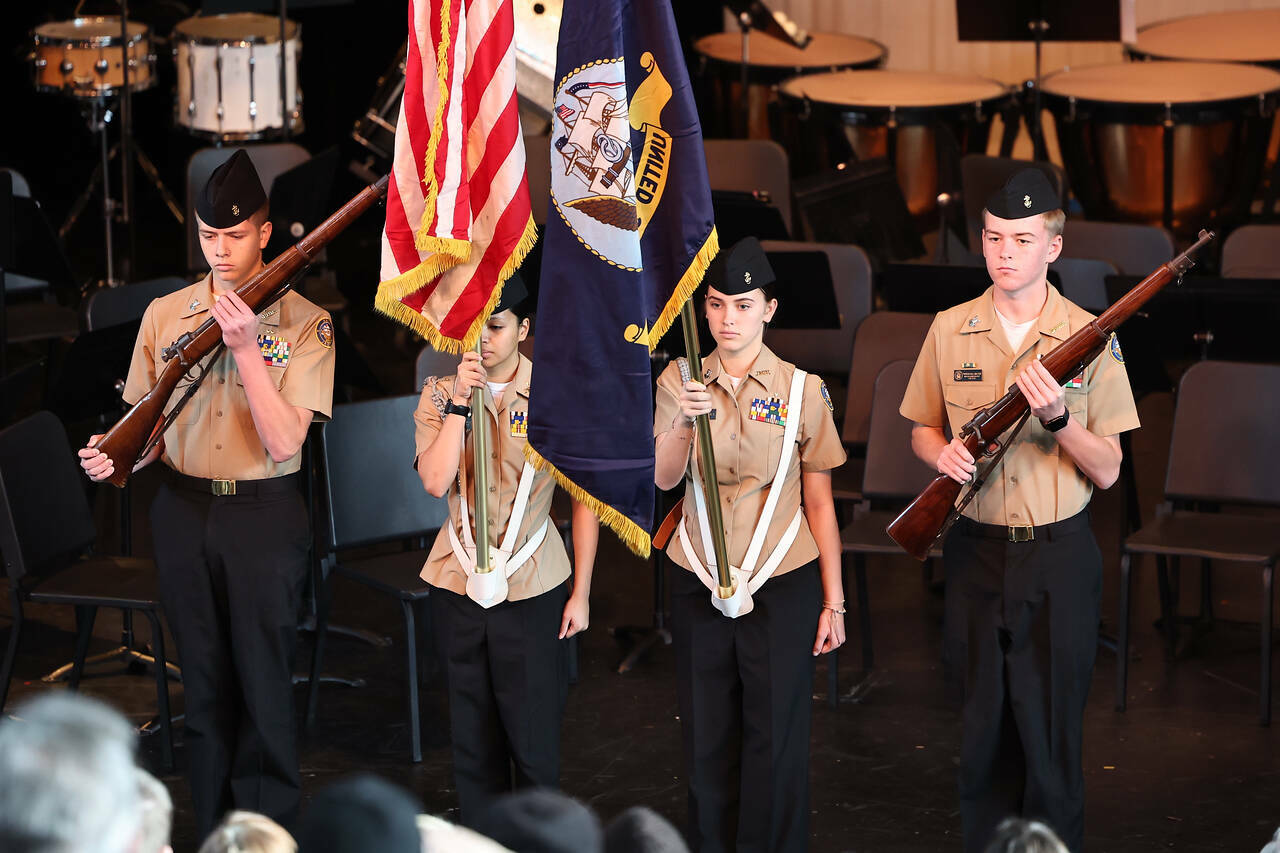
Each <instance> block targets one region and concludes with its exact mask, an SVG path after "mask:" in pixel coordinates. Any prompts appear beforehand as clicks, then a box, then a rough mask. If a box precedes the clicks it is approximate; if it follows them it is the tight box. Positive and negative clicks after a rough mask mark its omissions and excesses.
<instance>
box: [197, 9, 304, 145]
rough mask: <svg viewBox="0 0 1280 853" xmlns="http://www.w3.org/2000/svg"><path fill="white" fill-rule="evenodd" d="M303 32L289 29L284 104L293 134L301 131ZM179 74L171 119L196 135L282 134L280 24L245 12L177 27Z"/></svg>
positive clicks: (257, 136) (295, 26) (291, 25)
mask: <svg viewBox="0 0 1280 853" xmlns="http://www.w3.org/2000/svg"><path fill="white" fill-rule="evenodd" d="M300 30H301V28H300V27H299V26H298V24H297V22H296V21H289V22H288V24H287V26H286V28H285V51H284V61H285V86H284V88H285V91H284V103H285V104H286V105H288V108H289V132H290V133H299V132H301V131H302V90H301V89H299V88H298V54H299V53H300V52H301V51H302V41H301V38H300ZM172 41H173V45H174V48H173V57H174V64H175V65H176V66H177V69H178V100H177V103H176V104H175V106H174V120H175V121H176V122H177V123H178V124H179V125H181V126H182V127H185V128H187V129H188V130H189V131H191V132H192V133H195V134H197V135H201V136H208V137H211V138H213V139H217V140H222V141H239V140H246V139H261V138H263V137H265V136H270V135H274V134H278V133H279V132H280V130H281V128H282V127H283V121H282V119H281V115H280V108H281V92H280V19H279V18H273V17H271V16H269V15H256V14H252V13H248V12H243V13H237V14H231V15H209V16H206V17H196V18H188V19H187V20H185V21H182V22H181V23H179V24H178V25H177V26H175V27H174V28H173V36H172Z"/></svg>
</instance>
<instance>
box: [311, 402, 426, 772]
mask: <svg viewBox="0 0 1280 853" xmlns="http://www.w3.org/2000/svg"><path fill="white" fill-rule="evenodd" d="M417 403H418V397H417V395H405V396H402V397H388V398H384V399H381V400H370V401H368V402H363V403H347V404H345V405H340V406H335V407H334V410H333V420H331V421H330V422H329V423H327V424H325V425H324V428H323V429H322V431H321V441H320V447H321V451H320V452H321V453H322V454H323V458H324V471H325V481H324V488H325V492H324V494H325V499H326V502H327V504H328V507H329V524H328V527H327V529H326V530H325V542H324V555H323V556H322V557H321V560H320V566H321V571H322V573H323V584H322V585H318V586H319V588H320V589H321V592H320V594H319V596H318V597H319V606H318V608H317V610H318V613H317V619H316V644H315V654H314V656H313V657H312V661H311V683H310V686H309V690H308V694H307V725H308V727H310V726H312V725H313V724H314V722H315V715H316V703H317V700H318V695H319V683H320V679H319V674H320V667H321V658H322V656H323V654H324V643H325V635H326V628H327V626H328V621H329V608H330V604H331V601H332V596H333V586H332V585H333V577H334V575H335V574H340V575H342V576H343V577H346V578H349V579H351V580H353V581H355V582H357V583H360V584H363V585H364V586H367V587H369V588H370V589H372V590H374V591H376V592H379V593H382V594H383V595H387V596H390V597H391V598H394V599H395V600H396V601H398V602H399V603H400V609H401V611H402V612H403V614H404V622H405V657H406V661H405V662H406V665H407V672H406V674H407V676H408V678H407V684H408V694H409V695H408V699H409V737H410V752H411V753H412V756H413V761H414V763H417V762H420V761H421V760H422V735H421V725H420V719H419V717H420V715H419V712H418V631H417V622H418V617H419V616H420V615H422V614H421V613H419V612H418V611H419V609H420V608H419V605H420V604H421V603H422V602H424V601H425V600H426V598H427V595H428V594H429V593H430V590H431V587H430V586H429V585H428V584H427V583H426V582H425V581H423V580H422V579H421V578H420V577H419V573H420V572H421V571H422V564H423V562H425V560H426V556H427V550H426V549H422V548H414V549H410V550H400V551H393V552H390V553H384V554H379V555H377V556H372V557H348V556H346V555H344V554H343V553H341V552H343V551H347V550H349V549H352V548H357V547H362V546H367V545H376V544H380V543H386V542H403V541H406V540H423V539H426V538H427V537H428V536H433V535H434V534H435V532H436V531H437V530H439V529H440V527H441V525H443V524H446V523H447V522H448V519H449V507H448V503H447V501H446V500H445V499H444V498H434V497H432V496H431V495H429V494H427V492H426V490H425V489H423V488H422V481H421V480H420V479H419V478H418V474H417V472H416V471H415V470H414V468H413V447H414V440H413V432H414V422H413V411H414V408H415V407H416V406H417Z"/></svg>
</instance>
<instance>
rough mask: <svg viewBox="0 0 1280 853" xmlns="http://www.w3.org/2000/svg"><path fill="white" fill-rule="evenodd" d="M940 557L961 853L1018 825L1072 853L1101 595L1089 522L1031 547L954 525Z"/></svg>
mask: <svg viewBox="0 0 1280 853" xmlns="http://www.w3.org/2000/svg"><path fill="white" fill-rule="evenodd" d="M943 553H944V555H945V556H944V559H945V563H946V571H947V601H946V615H947V626H946V631H945V634H946V642H947V643H948V645H949V649H948V653H949V656H950V659H951V660H952V661H953V662H955V663H956V664H957V665H961V664H962V662H963V666H964V669H965V677H964V682H965V695H964V734H963V736H962V742H961V746H960V814H961V818H962V820H963V823H964V848H965V850H966V851H970V853H979V851H981V850H983V848H985V847H986V845H987V843H988V841H989V840H990V838H991V835H992V833H993V831H994V830H995V828H996V826H997V825H998V824H999V823H1000V821H1001V820H1003V819H1004V818H1006V817H1010V816H1021V817H1025V818H1029V819H1036V820H1041V821H1044V822H1045V823H1047V824H1049V826H1051V827H1053V829H1054V831H1055V832H1057V833H1058V835H1059V836H1060V837H1061V838H1062V840H1063V841H1064V842H1065V843H1066V845H1067V846H1068V847H1069V848H1070V849H1071V850H1073V851H1079V850H1080V849H1081V847H1082V846H1083V843H1084V773H1083V769H1082V766H1081V760H1082V759H1081V742H1082V729H1083V725H1084V706H1085V700H1086V699H1087V698H1088V695H1089V682H1090V680H1091V678H1092V676H1093V663H1094V658H1095V656H1096V653H1097V647H1098V618H1099V617H1098V600H1099V596H1100V594H1101V587H1102V554H1101V552H1100V551H1099V550H1098V544H1097V542H1096V541H1095V540H1094V538H1093V531H1092V530H1090V529H1089V513H1088V511H1087V510H1085V511H1083V512H1081V513H1079V514H1078V515H1075V516H1073V517H1071V518H1069V519H1066V520H1064V521H1060V522H1057V523H1055V524H1051V525H1045V526H1044V527H1037V528H1036V538H1035V540H1034V541H1031V542H1010V541H1009V538H1008V533H1007V529H1006V528H993V527H990V526H987V525H978V524H975V523H973V522H971V521H969V520H968V519H961V520H960V521H959V522H957V523H956V525H955V527H954V528H953V529H952V531H951V533H950V534H949V535H948V537H947V540H946V545H945V548H944V549H943Z"/></svg>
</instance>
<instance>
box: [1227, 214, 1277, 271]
mask: <svg viewBox="0 0 1280 853" xmlns="http://www.w3.org/2000/svg"><path fill="white" fill-rule="evenodd" d="M1222 276H1223V278H1280V225H1245V226H1243V227H1241V228H1237V229H1236V230H1234V231H1232V232H1231V234H1230V236H1228V237H1227V242H1225V243H1223V244H1222Z"/></svg>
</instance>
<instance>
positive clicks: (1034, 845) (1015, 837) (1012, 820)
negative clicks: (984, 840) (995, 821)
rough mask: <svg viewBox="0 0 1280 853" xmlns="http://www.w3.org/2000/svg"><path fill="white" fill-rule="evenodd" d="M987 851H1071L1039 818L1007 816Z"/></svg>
mask: <svg viewBox="0 0 1280 853" xmlns="http://www.w3.org/2000/svg"><path fill="white" fill-rule="evenodd" d="M986 853H1069V851H1068V850H1067V845H1065V844H1063V843H1062V839H1060V838H1058V836H1057V835H1056V834H1055V833H1054V831H1053V830H1052V829H1050V828H1049V827H1048V826H1047V825H1046V824H1043V823H1041V822H1040V821H1038V820H1024V819H1023V818H1020V817H1007V818H1005V819H1004V820H1003V821H1001V822H1000V825H999V826H998V827H996V834H995V836H994V837H993V838H992V839H991V842H990V843H989V844H988V845H987V850H986Z"/></svg>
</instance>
